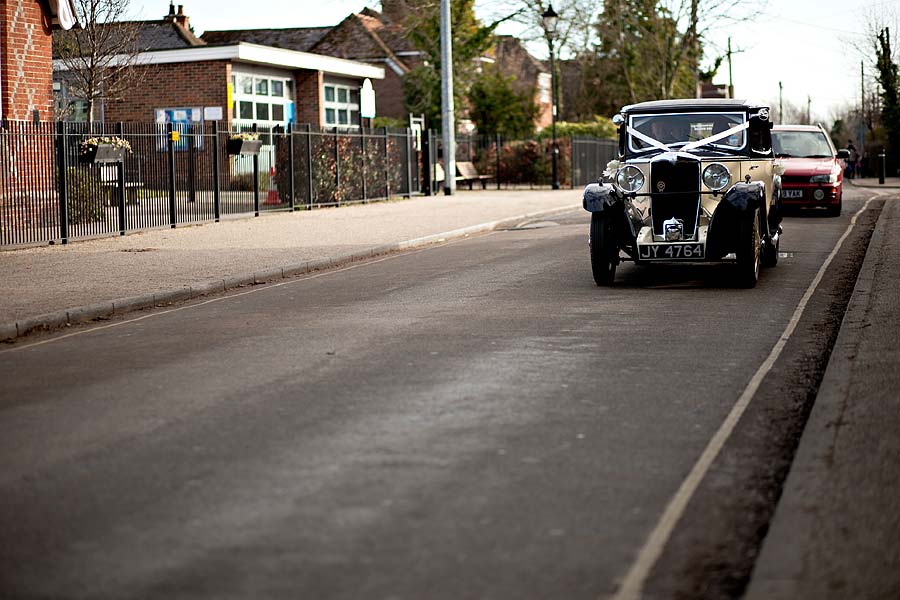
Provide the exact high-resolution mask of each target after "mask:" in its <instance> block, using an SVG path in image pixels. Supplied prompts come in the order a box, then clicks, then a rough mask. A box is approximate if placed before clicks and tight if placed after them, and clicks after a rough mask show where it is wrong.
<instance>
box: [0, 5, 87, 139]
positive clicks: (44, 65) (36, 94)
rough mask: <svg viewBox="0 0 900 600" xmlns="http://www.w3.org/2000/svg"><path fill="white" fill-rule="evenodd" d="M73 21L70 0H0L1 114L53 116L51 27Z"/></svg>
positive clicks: (66, 25) (11, 116)
mask: <svg viewBox="0 0 900 600" xmlns="http://www.w3.org/2000/svg"><path fill="white" fill-rule="evenodd" d="M75 23H76V19H75V10H74V7H73V6H72V0H50V1H43V2H41V1H38V0H0V117H2V118H4V119H11V120H26V119H27V120H32V119H35V118H37V119H40V120H45V121H49V120H52V118H53V112H52V109H53V92H52V78H53V61H52V58H51V42H52V31H53V29H54V28H63V29H70V28H71V27H73V26H74V25H75ZM35 111H37V112H35Z"/></svg>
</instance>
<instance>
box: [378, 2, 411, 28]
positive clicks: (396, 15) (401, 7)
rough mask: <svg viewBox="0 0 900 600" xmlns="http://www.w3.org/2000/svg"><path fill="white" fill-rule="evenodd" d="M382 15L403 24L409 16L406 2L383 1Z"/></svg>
mask: <svg viewBox="0 0 900 600" xmlns="http://www.w3.org/2000/svg"><path fill="white" fill-rule="evenodd" d="M381 14H383V15H384V16H385V18H387V19H388V20H390V21H393V22H395V23H403V22H404V21H405V20H406V17H407V15H408V14H409V8H408V7H407V6H406V2H405V0H381Z"/></svg>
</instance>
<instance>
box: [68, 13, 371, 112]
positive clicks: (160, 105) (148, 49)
mask: <svg viewBox="0 0 900 600" xmlns="http://www.w3.org/2000/svg"><path fill="white" fill-rule="evenodd" d="M128 25H129V26H135V25H136V26H137V27H139V29H140V32H139V36H138V40H139V41H138V49H139V50H140V54H139V56H138V63H139V66H136V67H134V68H135V69H138V70H140V72H141V77H140V83H139V84H138V85H136V86H135V87H134V88H133V90H132V91H131V93H129V94H127V96H126V97H124V98H122V99H117V100H108V101H106V102H104V103H103V106H102V107H101V113H100V114H101V120H104V121H107V122H116V121H145V122H146V121H155V122H167V121H171V120H173V119H174V120H181V121H187V122H190V123H197V122H202V121H211V120H225V121H232V122H234V123H236V124H242V123H244V124H250V123H256V124H258V125H262V126H275V125H282V126H283V125H287V124H288V123H310V124H313V125H315V126H319V127H324V126H330V125H339V126H350V125H352V124H353V123H354V122H357V123H358V121H359V95H358V90H359V89H360V88H361V87H362V85H363V82H364V81H365V80H366V79H370V80H373V81H379V80H381V79H383V78H384V69H383V68H381V67H378V66H374V65H371V64H366V63H363V62H358V61H351V60H343V59H339V58H335V57H332V56H325V55H322V54H316V53H313V52H307V51H298V50H294V49H290V48H285V47H283V45H280V44H279V45H270V44H257V43H247V42H245V41H234V42H232V41H228V40H221V41H216V42H210V41H209V40H206V39H201V38H198V37H197V36H195V35H194V34H193V32H192V30H191V27H190V23H189V19H188V17H187V15H186V14H185V13H184V8H183V5H179V6H178V9H177V12H176V9H175V6H174V4H170V5H169V12H168V14H166V15H165V16H164V17H163V18H162V19H160V20H152V21H137V22H130V23H128ZM110 26H116V24H112V25H110ZM54 81H55V88H56V92H57V102H58V104H59V105H60V106H61V107H70V108H74V109H75V110H70V111H69V113H70V116H69V118H71V119H75V120H78V119H81V120H84V118H85V115H84V113H83V110H79V106H80V105H83V101H82V100H81V99H78V98H73V97H72V95H71V94H70V93H69V91H68V90H67V75H66V65H65V64H63V63H62V61H60V60H56V61H54ZM331 110H333V111H335V112H334V115H335V119H334V122H333V123H332V122H331V120H330V119H327V115H330V114H331V112H329V111H331Z"/></svg>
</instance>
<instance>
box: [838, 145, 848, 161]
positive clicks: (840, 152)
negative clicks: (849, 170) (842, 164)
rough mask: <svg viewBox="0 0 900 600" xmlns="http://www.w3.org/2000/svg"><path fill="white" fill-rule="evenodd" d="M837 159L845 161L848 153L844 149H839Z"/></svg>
mask: <svg viewBox="0 0 900 600" xmlns="http://www.w3.org/2000/svg"><path fill="white" fill-rule="evenodd" d="M837 157H838V158H843V159H844V160H847V159H848V158H850V151H849V150H847V149H845V148H841V149H840V150H838V151H837Z"/></svg>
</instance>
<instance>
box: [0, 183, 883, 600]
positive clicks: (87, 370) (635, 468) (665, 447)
mask: <svg viewBox="0 0 900 600" xmlns="http://www.w3.org/2000/svg"><path fill="white" fill-rule="evenodd" d="M866 193H867V192H865V190H847V192H846V195H845V202H844V205H845V212H844V215H843V216H842V217H840V218H837V219H828V218H822V217H818V216H808V215H803V216H798V217H792V218H789V219H788V220H787V223H786V225H785V230H786V232H785V235H784V237H783V240H782V248H781V250H782V253H783V254H782V258H781V261H780V264H779V265H778V266H777V267H776V268H774V269H769V270H765V271H764V272H763V274H762V276H761V279H760V283H759V285H758V286H757V287H756V288H755V289H751V290H746V289H740V288H738V287H736V286H735V285H734V281H733V280H732V278H731V272H730V269H729V268H728V267H727V266H723V265H704V266H699V267H690V266H685V265H680V266H676V267H670V266H661V265H660V266H653V267H636V266H634V265H630V264H625V265H623V266H622V267H620V271H619V275H618V279H617V284H616V285H615V286H614V287H612V288H609V289H603V288H597V287H596V286H595V285H594V284H593V281H592V278H591V274H590V266H589V264H588V258H587V230H588V222H589V219H588V215H587V213H582V212H573V213H571V214H566V215H563V216H561V217H559V218H555V219H554V220H553V221H552V222H543V223H532V224H526V225H525V226H523V227H519V228H515V229H512V230H506V231H499V232H496V233H493V234H489V235H483V236H478V237H474V238H471V239H466V240H462V241H458V242H453V243H448V244H445V245H442V246H438V247H432V248H429V249H426V250H419V251H415V252H409V253H405V254H399V255H394V256H390V257H387V258H382V259H379V260H374V261H371V262H368V263H362V264H356V265H353V266H351V267H349V268H344V269H339V270H336V271H331V272H325V273H320V274H318V275H314V276H310V277H305V278H298V279H296V280H291V281H288V282H285V283H282V284H278V285H271V286H259V287H254V288H249V289H247V290H245V291H243V292H240V293H236V294H231V295H228V296H224V297H220V298H214V299H211V300H207V301H205V302H201V303H194V304H188V305H184V306H179V307H175V308H174V309H169V310H160V311H156V312H152V313H146V314H142V315H140V316H138V317H136V318H131V319H129V320H123V321H112V322H109V323H106V324H103V325H100V326H94V327H85V328H81V329H77V330H75V331H72V332H70V333H69V334H68V335H63V336H55V337H48V338H45V339H43V340H40V342H39V343H37V344H34V343H32V344H19V345H15V346H12V347H10V348H8V349H6V350H3V351H2V353H0V382H3V383H2V384H0V385H2V388H0V597H3V598H35V599H36V598H72V599H75V598H91V599H94V598H111V599H112V598H115V599H127V598H166V599H177V598H215V599H224V598H311V599H338V598H354V599H355V598H382V599H388V598H391V599H407V598H409V599H415V598H429V599H441V598H448V599H460V598H517V599H521V598H567V599H575V598H598V597H604V596H607V595H611V594H614V593H615V592H616V590H617V588H618V586H619V583H620V582H621V581H622V579H623V578H624V576H625V574H626V573H627V572H628V571H629V569H630V568H631V567H632V565H633V564H634V561H635V559H636V557H637V556H638V554H639V552H640V551H641V549H642V547H643V546H644V544H645V541H646V539H647V537H648V535H649V534H650V532H651V531H653V529H654V527H656V525H657V523H658V521H659V518H660V515H661V514H662V512H663V510H664V509H665V507H666V505H667V503H668V501H669V500H670V498H671V497H672V496H673V494H674V493H675V491H676V490H677V489H678V488H679V486H680V485H681V483H682V481H683V480H684V478H685V476H686V475H687V474H688V472H689V471H690V470H691V468H692V467H693V466H694V464H695V462H696V461H697V458H698V456H699V455H700V454H701V453H702V452H703V450H704V448H705V447H706V445H707V443H708V442H709V440H710V438H711V437H712V436H713V434H714V433H715V432H716V430H717V429H718V428H719V426H720V424H721V423H722V421H723V419H725V417H726V416H727V415H728V413H729V412H730V411H731V410H732V407H733V406H734V404H735V401H736V399H737V398H738V397H739V396H740V395H741V394H742V392H743V391H744V390H745V388H746V387H747V385H748V382H749V381H750V380H751V378H752V377H753V376H754V373H756V371H757V369H758V368H759V367H760V365H761V364H762V363H763V361H764V360H765V359H766V357H767V356H768V355H769V353H770V351H771V349H772V347H773V345H775V344H776V342H777V341H778V339H779V337H780V336H781V335H782V332H783V331H784V330H785V327H786V326H787V324H788V322H789V320H790V319H791V317H792V315H793V313H794V310H795V308H796V306H797V304H798V302H799V301H800V299H801V297H802V296H803V294H804V293H805V292H806V290H807V288H808V287H809V285H810V282H811V281H812V280H813V278H814V277H815V275H816V273H817V271H818V269H819V267H820V265H821V264H822V262H823V261H824V260H825V258H826V257H827V256H828V254H829V253H830V252H831V250H832V248H833V247H834V245H835V243H836V241H837V240H838V238H839V237H840V236H841V234H843V233H844V230H845V229H846V227H847V224H848V222H849V219H850V216H851V215H852V213H853V212H855V211H856V210H857V209H858V208H859V207H861V206H862V204H863V201H864V200H865V199H866V197H867V196H866ZM878 209H879V204H878V202H877V201H876V202H875V203H873V205H871V208H870V210H869V211H867V212H866V213H865V214H864V215H863V216H861V218H860V222H859V225H858V227H857V228H856V229H854V232H853V233H852V234H851V236H850V238H848V240H847V242H846V243H845V244H844V247H843V249H842V251H841V252H840V253H839V254H838V255H837V257H836V258H835V261H834V264H833V265H832V267H831V269H829V271H828V273H827V274H826V277H825V278H823V281H822V284H821V286H820V288H819V289H818V291H817V292H816V294H814V295H813V297H812V299H811V301H810V304H809V307H808V309H807V311H806V312H805V313H804V315H803V318H802V320H801V322H800V324H799V325H798V327H797V329H796V332H795V333H794V335H793V337H792V338H791V340H790V341H789V342H788V344H787V346H786V347H785V351H784V352H783V354H782V355H781V357H780V358H779V360H778V361H777V362H776V364H775V366H774V368H773V369H772V371H771V372H770V373H769V374H768V376H767V377H766V378H765V380H764V381H763V383H762V385H761V386H760V388H759V391H758V392H757V394H756V396H755V397H754V399H753V402H752V403H751V405H750V408H749V409H748V411H747V413H746V415H745V417H744V418H742V420H741V422H740V423H739V425H738V427H737V429H736V430H735V432H734V434H733V435H732V436H731V437H730V438H729V440H728V442H727V444H726V446H725V447H724V449H723V451H722V453H721V455H720V456H719V458H718V459H717V460H716V462H715V464H714V465H713V467H712V469H711V470H710V472H709V474H708V476H707V477H706V478H705V479H704V480H703V483H702V484H701V485H700V487H699V489H698V491H697V493H696V495H695V496H694V497H693V498H692V499H691V502H690V504H689V505H688V507H687V510H686V512H685V513H684V516H683V518H682V519H681V521H680V522H679V525H678V526H677V527H676V529H675V530H674V532H673V534H672V537H671V539H670V540H668V543H667V544H666V546H665V549H664V551H663V552H662V554H661V556H660V557H659V560H658V561H657V562H655V563H654V565H653V568H652V570H651V572H650V573H649V575H648V578H647V581H646V586H645V588H646V590H647V591H648V594H652V597H654V598H656V597H659V598H667V597H672V598H675V597H697V595H696V594H697V593H698V590H702V591H703V595H704V597H708V598H714V597H723V598H725V597H736V595H737V594H739V593H740V591H741V590H743V588H744V586H745V585H746V578H747V576H748V573H749V569H750V568H751V567H752V560H753V557H754V556H755V553H756V551H757V550H758V546H759V543H760V540H761V535H762V533H761V531H763V532H764V530H765V524H766V523H767V522H768V518H769V517H770V515H771V511H772V508H773V507H774V503H775V500H776V499H777V494H778V491H779V490H780V485H781V481H782V479H783V477H784V473H785V472H786V468H787V465H788V464H789V461H790V458H791V456H792V453H793V451H794V448H795V446H796V441H797V438H798V436H799V431H800V428H802V424H803V422H804V420H805V417H806V414H807V412H808V409H809V403H810V402H811V400H812V398H814V396H815V389H816V387H817V385H818V381H819V379H820V378H821V374H822V371H823V369H824V365H825V362H827V357H828V353H829V351H830V347H831V344H833V341H834V336H835V335H836V332H837V327H838V326H839V323H840V317H841V315H842V314H843V307H844V305H845V304H846V302H847V300H848V299H849V294H850V290H852V286H853V282H854V280H855V275H856V269H857V268H858V266H859V263H860V261H861V257H862V255H863V252H864V251H865V244H866V241H867V236H868V235H870V233H871V229H872V227H873V224H874V221H875V216H876V214H877V210H878Z"/></svg>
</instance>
